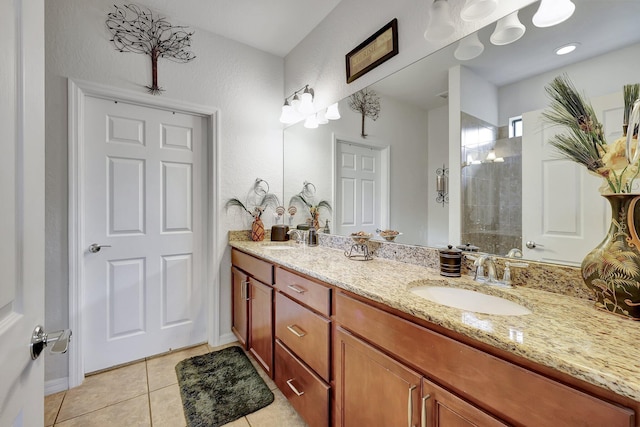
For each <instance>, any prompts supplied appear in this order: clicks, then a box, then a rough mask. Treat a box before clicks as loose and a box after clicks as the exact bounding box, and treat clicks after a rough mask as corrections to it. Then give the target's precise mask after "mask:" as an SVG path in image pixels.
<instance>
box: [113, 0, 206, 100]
mask: <svg viewBox="0 0 640 427" xmlns="http://www.w3.org/2000/svg"><path fill="white" fill-rule="evenodd" d="M114 7H115V8H116V10H115V12H110V13H108V14H107V21H106V24H107V28H108V29H109V31H111V34H113V38H112V39H111V41H112V42H113V44H114V45H115V46H116V49H117V50H118V52H133V53H142V54H145V55H149V57H150V58H151V75H152V83H151V86H147V89H148V90H149V93H152V94H153V95H157V94H159V93H160V92H162V90H163V89H162V88H161V87H160V86H158V59H160V58H166V59H168V60H170V61H173V62H182V63H185V62H189V61H191V60H193V59H195V58H196V56H195V55H194V54H193V52H191V51H190V50H188V48H189V47H191V37H192V36H193V33H194V32H193V31H187V30H186V28H187V27H183V26H177V25H171V24H170V23H169V22H168V21H167V19H166V18H165V17H160V16H157V15H156V16H154V15H153V12H151V10H150V9H147V8H143V7H140V6H138V5H135V4H125V5H123V6H121V7H119V6H117V5H114Z"/></svg>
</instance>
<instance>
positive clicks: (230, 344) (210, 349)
mask: <svg viewBox="0 0 640 427" xmlns="http://www.w3.org/2000/svg"><path fill="white" fill-rule="evenodd" d="M234 345H240V343H239V342H238V341H234V342H230V343H229V344H223V345H219V346H217V347H211V346H210V345H209V344H207V347H209V351H218V350H222V349H223V348H227V347H233V346H234Z"/></svg>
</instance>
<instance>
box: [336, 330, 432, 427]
mask: <svg viewBox="0 0 640 427" xmlns="http://www.w3.org/2000/svg"><path fill="white" fill-rule="evenodd" d="M335 335H336V336H335V342H336V345H335V352H336V353H335V355H336V401H335V402H336V403H335V404H336V422H337V425H338V426H342V427H351V426H418V425H419V423H420V390H421V381H422V377H421V375H420V374H418V373H417V372H415V371H413V370H411V369H409V368H408V367H406V366H404V365H402V364H401V363H399V362H397V361H395V360H394V359H392V358H390V357H389V356H387V355H385V354H384V353H382V352H381V351H379V350H377V349H376V348H374V347H372V346H370V345H368V344H367V343H365V342H364V341H362V340H360V339H358V338H356V337H354V336H353V335H352V334H350V333H349V332H347V331H345V330H344V329H342V328H340V327H337V328H336V333H335Z"/></svg>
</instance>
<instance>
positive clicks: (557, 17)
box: [531, 0, 576, 28]
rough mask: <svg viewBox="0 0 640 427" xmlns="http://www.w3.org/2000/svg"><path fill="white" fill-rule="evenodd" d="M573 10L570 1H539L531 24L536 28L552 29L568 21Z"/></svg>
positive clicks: (574, 7)
mask: <svg viewBox="0 0 640 427" xmlns="http://www.w3.org/2000/svg"><path fill="white" fill-rule="evenodd" d="M575 10H576V5H575V4H573V2H572V1H571V0H553V1H552V0H541V1H540V7H538V11H537V12H536V13H535V15H533V19H532V20H531V22H533V25H535V26H536V27H541V28H544V27H552V26H554V25H558V24H559V23H561V22H564V21H566V20H567V19H569V18H570V17H571V15H573V12H574V11H575Z"/></svg>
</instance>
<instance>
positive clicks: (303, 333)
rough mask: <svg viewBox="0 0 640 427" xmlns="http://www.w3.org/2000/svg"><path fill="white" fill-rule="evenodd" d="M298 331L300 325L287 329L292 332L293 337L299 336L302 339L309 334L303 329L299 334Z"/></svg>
mask: <svg viewBox="0 0 640 427" xmlns="http://www.w3.org/2000/svg"><path fill="white" fill-rule="evenodd" d="M296 328H297V329H300V327H299V326H298V325H288V326H287V329H288V330H289V332H291V333H292V334H293V335H295V336H297V337H298V338H302V337H303V336H305V335H307V333H306V332H305V331H303V330H302V329H300V330H301V331H302V332H298V331H296Z"/></svg>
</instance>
